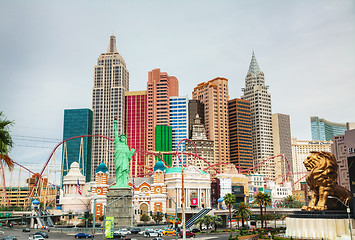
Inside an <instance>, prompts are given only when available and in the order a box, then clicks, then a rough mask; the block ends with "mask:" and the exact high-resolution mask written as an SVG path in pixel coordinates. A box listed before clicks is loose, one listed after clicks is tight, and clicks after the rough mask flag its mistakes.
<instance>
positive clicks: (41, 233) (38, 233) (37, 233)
mask: <svg viewBox="0 0 355 240" xmlns="http://www.w3.org/2000/svg"><path fill="white" fill-rule="evenodd" d="M35 235H41V236H42V237H44V238H48V237H49V236H48V234H47V233H45V232H36V233H35Z"/></svg>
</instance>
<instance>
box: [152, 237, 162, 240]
mask: <svg viewBox="0 0 355 240" xmlns="http://www.w3.org/2000/svg"><path fill="white" fill-rule="evenodd" d="M152 240H164V239H162V238H161V237H157V238H153V239H152Z"/></svg>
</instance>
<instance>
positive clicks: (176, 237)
mask: <svg viewBox="0 0 355 240" xmlns="http://www.w3.org/2000/svg"><path fill="white" fill-rule="evenodd" d="M166 196H167V197H168V198H169V199H171V200H172V201H173V202H174V203H175V223H176V222H177V203H176V202H175V200H174V199H173V198H172V197H170V196H169V195H166ZM175 226H176V225H175ZM175 232H176V233H175V239H178V236H177V234H178V233H177V228H176V227H175Z"/></svg>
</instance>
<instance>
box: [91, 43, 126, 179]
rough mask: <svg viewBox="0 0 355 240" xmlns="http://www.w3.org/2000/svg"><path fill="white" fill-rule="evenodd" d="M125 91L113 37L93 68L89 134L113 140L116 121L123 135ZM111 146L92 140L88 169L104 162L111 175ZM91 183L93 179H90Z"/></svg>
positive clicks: (122, 67) (123, 68) (123, 71)
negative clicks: (115, 119)
mask: <svg viewBox="0 0 355 240" xmlns="http://www.w3.org/2000/svg"><path fill="white" fill-rule="evenodd" d="M125 91H129V73H128V70H127V68H126V62H125V61H124V59H123V58H122V56H121V55H120V54H119V53H118V52H117V47H116V37H115V36H111V37H110V43H109V47H108V50H107V52H106V53H102V54H101V55H100V56H99V58H98V60H97V65H96V66H95V73H94V87H93V90H92V110H93V113H94V114H93V115H94V118H93V134H94V135H102V136H106V137H109V138H112V139H113V138H114V127H113V120H114V118H115V117H117V121H118V124H117V128H118V132H119V133H124V129H123V127H124V94H125ZM113 154H114V145H113V143H112V142H110V141H108V140H106V139H104V138H98V137H96V138H94V139H93V145H92V168H91V171H92V172H94V171H95V169H96V168H97V167H98V165H99V163H101V162H104V163H105V164H106V165H107V167H108V169H109V174H111V175H112V174H114V173H115V166H114V156H113ZM91 178H92V180H94V179H93V178H94V176H91Z"/></svg>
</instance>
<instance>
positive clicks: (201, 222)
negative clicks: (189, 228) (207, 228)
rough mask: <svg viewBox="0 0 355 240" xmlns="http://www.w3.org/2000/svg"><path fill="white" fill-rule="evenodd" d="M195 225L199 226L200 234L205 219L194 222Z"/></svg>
mask: <svg viewBox="0 0 355 240" xmlns="http://www.w3.org/2000/svg"><path fill="white" fill-rule="evenodd" d="M196 223H197V224H198V225H199V226H200V231H201V232H202V225H204V224H205V219H204V218H203V217H202V218H200V219H198V220H197V221H196Z"/></svg>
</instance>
